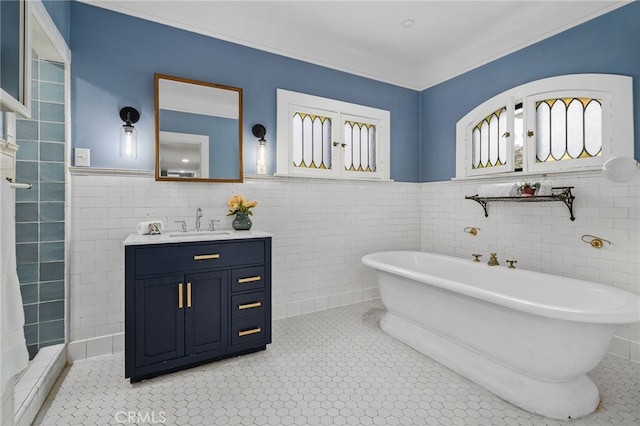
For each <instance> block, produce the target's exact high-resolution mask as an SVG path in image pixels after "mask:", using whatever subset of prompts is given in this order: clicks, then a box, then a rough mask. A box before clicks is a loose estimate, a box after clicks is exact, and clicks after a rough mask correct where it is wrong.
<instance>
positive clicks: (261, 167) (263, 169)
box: [251, 124, 267, 175]
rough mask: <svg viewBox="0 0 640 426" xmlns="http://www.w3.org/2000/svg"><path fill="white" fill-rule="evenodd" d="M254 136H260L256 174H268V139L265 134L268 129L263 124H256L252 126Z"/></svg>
mask: <svg viewBox="0 0 640 426" xmlns="http://www.w3.org/2000/svg"><path fill="white" fill-rule="evenodd" d="M251 132H252V133H253V136H255V137H256V138H258V149H257V151H256V174H258V175H266V174H267V145H266V144H267V140H266V139H265V138H264V135H266V134H267V129H266V128H265V127H264V126H263V125H262V124H256V125H255V126H253V127H252V128H251Z"/></svg>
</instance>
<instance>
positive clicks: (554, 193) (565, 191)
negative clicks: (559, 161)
mask: <svg viewBox="0 0 640 426" xmlns="http://www.w3.org/2000/svg"><path fill="white" fill-rule="evenodd" d="M571 189H573V186H557V187H553V188H551V195H534V196H531V197H522V196H520V197H479V196H478V195H477V194H476V195H467V196H465V197H464V198H465V199H467V200H473V201H475V202H476V203H478V204H480V205H481V206H482V208H483V209H484V217H489V213H488V212H487V204H489V202H494V201H502V202H504V201H510V202H516V203H544V202H550V201H561V202H563V203H564V205H565V206H567V208H568V209H569V214H570V218H571V220H572V221H574V220H576V218H575V216H574V215H573V200H574V199H575V198H576V197H574V196H573V194H571Z"/></svg>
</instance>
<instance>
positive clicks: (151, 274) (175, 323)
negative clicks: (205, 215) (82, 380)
mask: <svg viewBox="0 0 640 426" xmlns="http://www.w3.org/2000/svg"><path fill="white" fill-rule="evenodd" d="M125 244H126V242H125ZM269 343H271V238H249V239H241V240H240V239H234V240H222V241H219V240H216V241H204V242H200V241H196V242H179V243H163V244H135V245H125V377H128V378H130V380H131V382H132V383H133V382H136V381H139V380H142V379H145V378H149V377H153V376H156V375H159V374H163V373H166V372H171V371H176V370H181V369H184V368H189V367H193V366H195V365H199V364H202V363H206V362H210V361H214V360H218V359H222V358H226V357H230V356H236V355H240V354H244V353H249V352H253V351H257V350H263V349H265V348H266V345H267V344H269Z"/></svg>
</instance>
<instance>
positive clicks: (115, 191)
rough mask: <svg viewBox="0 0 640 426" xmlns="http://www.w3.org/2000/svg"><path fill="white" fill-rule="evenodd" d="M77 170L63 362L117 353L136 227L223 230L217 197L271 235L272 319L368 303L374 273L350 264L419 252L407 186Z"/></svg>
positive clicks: (225, 223)
mask: <svg viewBox="0 0 640 426" xmlns="http://www.w3.org/2000/svg"><path fill="white" fill-rule="evenodd" d="M87 173H88V172H87V171H81V172H77V173H72V176H71V182H70V183H71V185H70V186H71V211H70V216H71V218H70V221H69V225H70V233H71V235H70V243H69V246H70V247H69V265H70V289H69V328H70V330H69V331H70V333H69V341H70V342H71V345H70V347H73V354H71V357H70V358H72V359H82V358H83V356H87V357H90V356H91V355H94V356H95V355H98V353H97V352H100V351H103V352H104V353H111V351H109V350H107V347H111V348H114V349H113V351H117V350H122V344H119V345H116V344H111V345H110V344H109V343H108V342H112V341H121V340H122V336H121V333H122V332H123V331H124V248H123V246H122V242H123V241H124V239H125V238H126V237H127V235H129V234H130V233H132V232H134V231H135V226H136V224H137V223H138V222H140V221H144V220H149V219H159V220H162V221H163V222H164V225H165V230H168V231H170V230H175V231H177V230H179V225H178V224H176V223H175V221H176V220H186V221H187V224H188V228H189V229H190V230H191V229H193V228H194V222H195V213H196V209H197V208H198V207H201V208H202V210H203V212H204V217H203V219H202V224H203V228H204V227H208V225H209V221H210V220H211V219H214V220H220V222H219V223H217V224H216V227H217V228H219V229H225V228H226V229H230V228H231V221H232V217H226V214H227V211H228V207H227V205H226V202H227V200H228V199H229V198H230V197H231V196H232V195H235V194H242V195H244V196H246V197H248V198H249V199H251V200H257V201H258V203H259V204H258V206H257V207H256V208H255V209H254V216H252V221H253V227H254V229H259V230H263V231H267V232H271V233H273V234H274V237H273V242H272V244H273V277H272V278H273V279H272V281H273V317H274V319H280V318H286V317H290V316H295V315H300V314H303V313H309V312H314V311H320V310H324V309H328V308H334V307H338V306H344V305H350V304H354V303H359V302H362V301H365V300H372V299H376V298H378V290H377V283H376V278H375V274H374V272H373V271H372V270H370V269H369V268H367V267H365V266H364V265H363V264H362V263H361V262H360V258H361V257H362V256H363V255H365V254H367V253H371V252H374V251H379V250H416V249H419V245H420V233H419V228H420V203H419V200H418V199H419V193H420V187H419V185H416V184H411V183H391V182H390V183H380V182H342V181H333V180H332V181H325V180H322V181H319V180H313V179H292V178H281V179H279V178H270V179H251V178H249V179H246V180H245V182H244V183H242V184H225V183H216V184H210V183H192V182H156V181H155V180H154V179H153V177H149V176H123V175H121V174H118V175H108V174H107V175H91V174H87ZM89 173H90V172H89ZM101 337H105V338H107V339H106V340H105V341H102V340H101V339H99V338H101ZM111 337H113V339H114V340H111ZM96 338H98V339H97V340H96ZM74 342H76V343H75V344H74ZM98 343H99V344H98ZM92 348H93V350H92Z"/></svg>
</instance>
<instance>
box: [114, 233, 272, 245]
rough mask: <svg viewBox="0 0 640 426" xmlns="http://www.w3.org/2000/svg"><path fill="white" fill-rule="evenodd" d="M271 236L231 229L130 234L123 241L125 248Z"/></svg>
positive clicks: (270, 235) (269, 235)
mask: <svg viewBox="0 0 640 426" xmlns="http://www.w3.org/2000/svg"><path fill="white" fill-rule="evenodd" d="M272 236H273V234H270V233H269V232H264V231H253V230H249V231H235V230H232V229H229V230H224V231H214V232H211V231H200V232H195V231H189V232H179V231H177V232H167V233H164V234H160V235H139V234H137V233H133V234H130V235H129V236H128V237H127V238H126V239H125V240H124V243H123V244H124V245H125V246H135V245H145V244H171V243H186V242H197V241H224V240H243V239H247V238H267V237H272Z"/></svg>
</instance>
